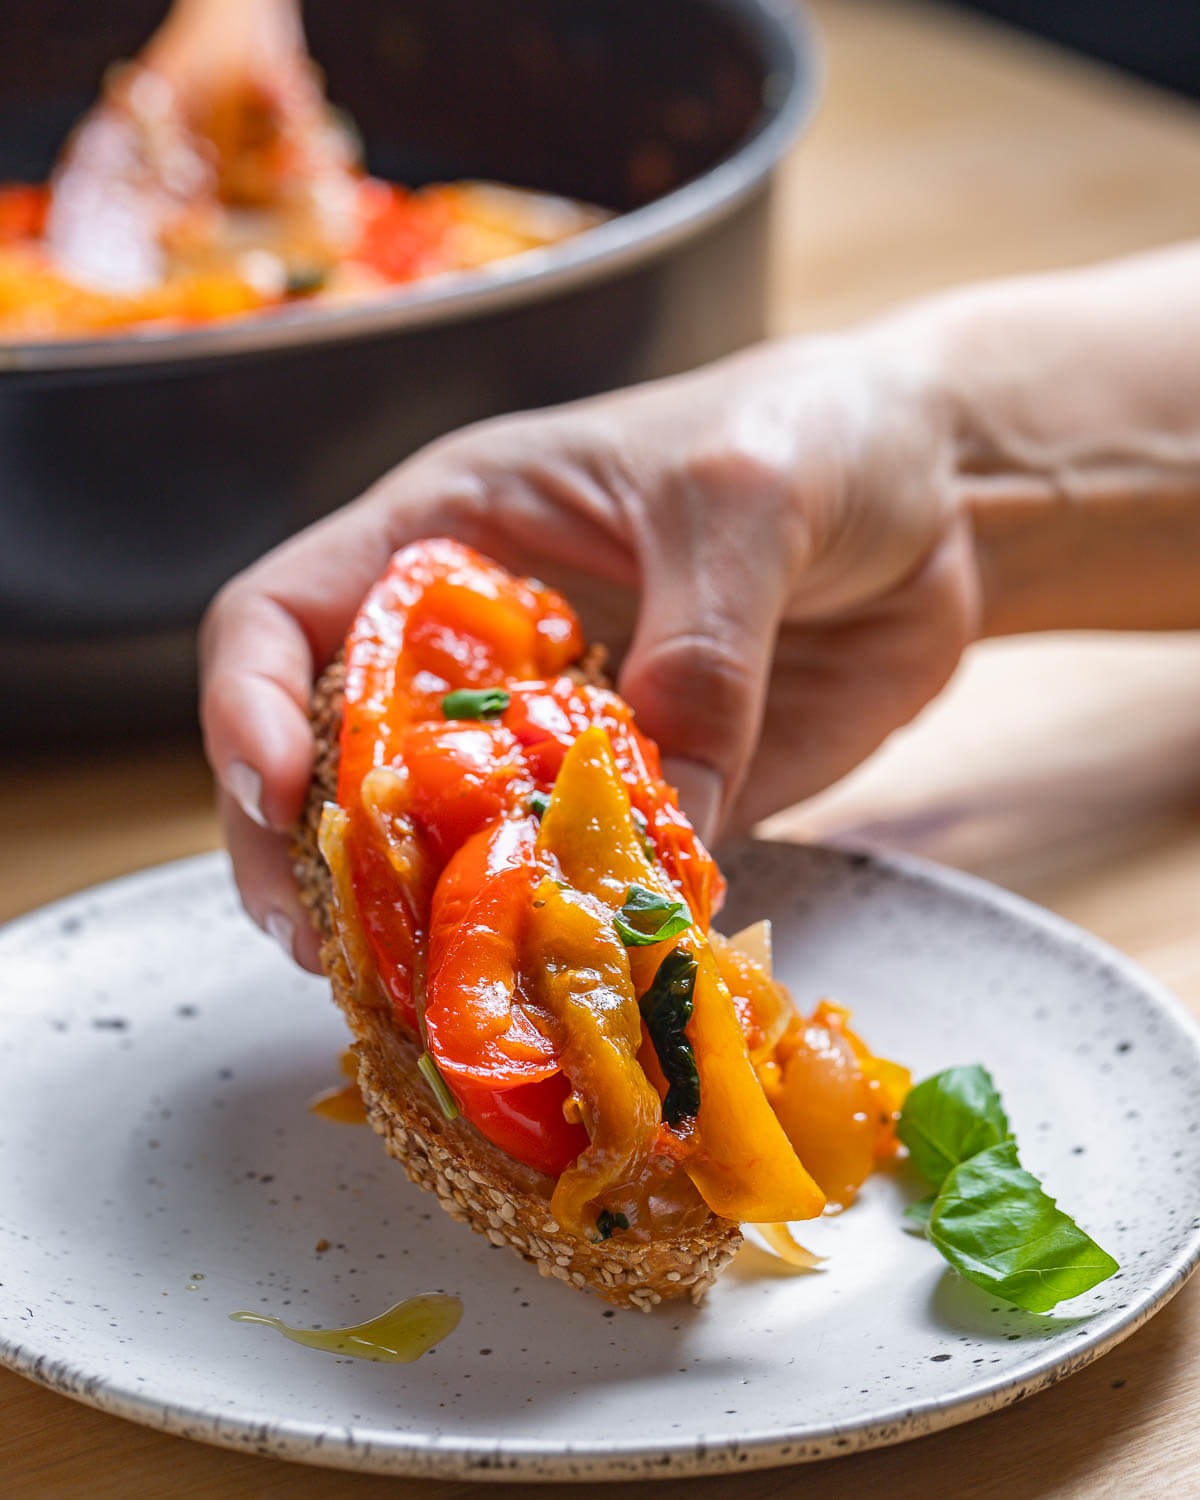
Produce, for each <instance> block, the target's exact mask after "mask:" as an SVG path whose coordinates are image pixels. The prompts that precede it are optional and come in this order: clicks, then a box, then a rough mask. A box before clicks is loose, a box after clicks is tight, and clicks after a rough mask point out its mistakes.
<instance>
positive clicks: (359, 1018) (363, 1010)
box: [293, 661, 742, 1310]
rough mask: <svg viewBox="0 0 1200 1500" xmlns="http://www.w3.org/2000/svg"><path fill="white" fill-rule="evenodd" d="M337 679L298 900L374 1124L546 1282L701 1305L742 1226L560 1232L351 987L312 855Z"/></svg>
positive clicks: (330, 763) (449, 1201) (322, 872)
mask: <svg viewBox="0 0 1200 1500" xmlns="http://www.w3.org/2000/svg"><path fill="white" fill-rule="evenodd" d="M342 681H343V671H342V664H341V662H340V661H336V662H334V663H333V665H332V666H330V667H329V668H328V669H327V670H326V672H325V673H324V675H323V676H322V678H321V680H320V682H319V683H318V684H317V688H316V692H315V694H314V697H313V706H312V722H313V732H314V735H315V738H316V744H317V755H316V761H315V768H314V772H313V780H312V785H311V787H310V790H309V797H308V803H307V805H306V807H305V810H304V815H303V818H302V819H301V822H300V824H299V826H298V828H297V830H296V833H295V836H294V839H293V855H294V861H295V870H296V879H297V881H298V883H299V887H300V895H301V899H302V900H303V902H304V905H305V907H306V908H307V910H308V911H309V912H310V914H311V915H312V917H313V920H314V922H315V923H316V925H317V927H318V929H319V931H320V932H321V934H322V937H323V938H324V942H323V944H322V948H321V963H322V965H323V967H324V969H325V972H326V974H328V976H329V979H330V983H331V984H332V987H333V994H334V999H335V1000H336V1001H337V1003H338V1005H339V1006H341V1008H342V1010H343V1012H344V1013H345V1016H346V1019H347V1020H348V1021H349V1023H350V1027H351V1030H352V1031H353V1032H354V1036H355V1038H356V1041H355V1046H354V1052H355V1055H356V1056H357V1058H358V1083H359V1087H360V1089H361V1090H362V1095H363V1099H364V1101H365V1102H366V1106H367V1115H368V1118H369V1119H370V1122H371V1125H372V1126H373V1127H374V1129H375V1130H376V1131H377V1133H378V1134H379V1135H381V1136H382V1137H383V1139H384V1143H385V1145H386V1146H387V1149H388V1151H389V1152H390V1153H391V1155H392V1156H394V1157H395V1158H396V1160H397V1161H399V1162H400V1163H401V1165H402V1166H403V1167H404V1170H405V1171H406V1172H407V1173H408V1175H409V1177H410V1178H411V1179H412V1180H413V1182H415V1183H417V1184H418V1185H419V1186H420V1187H423V1188H425V1189H427V1190H428V1191H429V1192H433V1193H436V1194H437V1196H438V1199H439V1201H440V1202H441V1205H442V1207H443V1208H444V1209H445V1210H446V1212H447V1213H448V1214H449V1215H450V1216H451V1218H453V1219H457V1220H459V1221H461V1222H464V1223H467V1224H469V1225H470V1226H471V1228H472V1229H474V1230H475V1232H476V1233H477V1234H483V1235H486V1236H487V1237H488V1239H489V1240H491V1242H492V1243H493V1244H496V1245H510V1246H511V1247H512V1248H513V1249H514V1250H516V1251H517V1253H518V1254H520V1255H522V1256H523V1257H524V1258H525V1259H526V1260H528V1261H531V1262H532V1263H533V1264H534V1265H536V1266H537V1268H538V1270H539V1271H540V1272H541V1274H542V1275H543V1276H554V1277H556V1278H557V1279H558V1280H559V1281H566V1282H570V1283H571V1284H572V1285H574V1286H579V1287H586V1288H590V1289H591V1290H592V1291H594V1292H598V1293H599V1295H600V1296H602V1297H603V1298H605V1299H606V1301H609V1302H612V1303H615V1304H616V1305H617V1306H622V1307H640V1308H642V1309H643V1310H648V1309H649V1308H651V1307H652V1306H653V1305H654V1304H655V1303H656V1302H661V1301H662V1300H663V1299H664V1298H668V1297H682V1296H685V1295H689V1296H691V1297H692V1299H693V1300H694V1301H699V1300H700V1298H701V1297H702V1296H703V1295H704V1293H705V1292H706V1291H707V1290H708V1288H709V1287H710V1286H711V1285H712V1283H713V1281H715V1279H716V1277H717V1275H718V1274H719V1273H720V1271H721V1269H722V1268H723V1267H724V1266H725V1265H726V1263H727V1262H728V1261H729V1260H730V1258H731V1257H732V1256H733V1254H734V1253H735V1251H736V1250H737V1248H738V1246H739V1245H740V1244H741V1239H742V1237H741V1233H740V1231H739V1229H738V1226H737V1225H736V1224H735V1223H733V1222H732V1221H731V1220H729V1219H723V1218H720V1217H718V1216H717V1215H716V1214H709V1215H708V1216H707V1217H706V1218H704V1219H702V1220H700V1222H699V1223H693V1224H691V1225H689V1227H687V1228H678V1229H672V1230H664V1231H662V1232H660V1233H657V1234H655V1235H653V1236H652V1237H651V1238H650V1239H648V1240H641V1239H639V1238H638V1237H637V1236H636V1235H635V1234H633V1233H621V1232H618V1233H617V1234H615V1235H614V1236H613V1238H611V1239H608V1240H599V1239H597V1240H595V1241H590V1240H581V1239H579V1238H577V1237H576V1236H574V1235H569V1234H565V1233H564V1232H563V1231H562V1230H560V1229H559V1227H558V1225H557V1224H556V1223H555V1221H554V1219H553V1218H552V1217H551V1214H550V1193H551V1190H552V1188H553V1183H552V1182H551V1180H550V1179H549V1178H547V1177H544V1176H542V1175H541V1174H540V1173H539V1172H536V1171H534V1170H533V1169H532V1168H530V1167H526V1166H524V1165H522V1164H521V1163H520V1162H518V1161H515V1160H514V1159H513V1158H512V1157H511V1156H509V1155H507V1153H505V1152H503V1151H501V1150H500V1149H499V1148H498V1147H497V1146H494V1145H493V1144H492V1143H491V1142H490V1141H488V1140H486V1139H485V1138H484V1137H483V1136H482V1135H480V1133H479V1132H478V1131H477V1130H476V1129H475V1127H474V1126H473V1125H471V1124H470V1123H469V1122H468V1121H467V1120H466V1119H465V1118H463V1117H462V1116H460V1117H459V1118H458V1119H456V1120H447V1119H446V1118H445V1116H444V1115H443V1114H442V1112H441V1110H440V1109H439V1107H438V1105H437V1102H436V1100H435V1099H434V1096H433V1094H432V1092H431V1090H430V1088H429V1085H428V1083H427V1082H426V1081H425V1079H424V1077H423V1076H422V1075H421V1073H420V1072H419V1071H418V1069H417V1058H418V1056H419V1055H420V1046H419V1044H418V1042H417V1039H416V1038H414V1037H411V1036H410V1035H408V1033H407V1031H406V1029H405V1028H402V1027H401V1026H399V1025H398V1024H397V1023H396V1021H395V1020H394V1018H393V1016H392V1014H391V1012H390V1010H389V1009H388V1008H387V1007H386V1006H385V1005H384V1004H382V1003H381V1002H380V1000H379V998H378V997H377V996H376V995H375V994H374V993H371V994H365V993H363V992H362V990H361V989H360V987H358V986H356V985H355V984H354V982H353V981H352V979H351V975H350V971H349V969H348V967H347V965H346V961H345V959H344V957H343V954H342V950H341V946H340V944H339V943H338V941H337V938H336V936H335V935H334V932H333V924H332V921H331V905H332V887H331V878H330V874H329V870H328V869H327V867H326V865H325V862H324V860H323V859H322V857H321V854H320V851H319V849H318V847H317V831H318V828H319V826H320V820H321V809H322V807H323V806H324V804H325V802H326V801H332V800H334V799H335V798H336V794H337V769H338V734H339V730H340V726H341V701H342Z"/></svg>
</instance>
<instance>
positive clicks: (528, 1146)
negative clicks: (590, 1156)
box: [454, 1073, 588, 1177]
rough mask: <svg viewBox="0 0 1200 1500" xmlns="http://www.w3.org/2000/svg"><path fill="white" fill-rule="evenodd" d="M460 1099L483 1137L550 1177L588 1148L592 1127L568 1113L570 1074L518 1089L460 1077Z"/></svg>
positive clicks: (457, 1091) (457, 1088) (456, 1092)
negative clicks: (486, 1086) (576, 1122)
mask: <svg viewBox="0 0 1200 1500" xmlns="http://www.w3.org/2000/svg"><path fill="white" fill-rule="evenodd" d="M454 1097H455V1098H456V1099H457V1100H458V1106H459V1108H460V1109H461V1110H462V1112H463V1114H464V1115H466V1117H467V1119H468V1120H470V1122H471V1124H472V1125H474V1126H475V1128H476V1130H478V1131H479V1133H480V1135H483V1136H486V1137H487V1139H488V1140H489V1141H491V1142H492V1144H493V1145H496V1146H499V1147H500V1149H501V1151H507V1152H508V1154H509V1156H511V1157H512V1158H513V1159H514V1161H521V1162H524V1163H525V1165H526V1166H527V1167H532V1168H533V1169H534V1171H536V1172H545V1174H546V1176H547V1177H560V1176H561V1175H562V1174H563V1173H564V1172H565V1171H566V1170H567V1168H568V1167H569V1166H570V1165H571V1163H572V1162H573V1161H575V1160H576V1159H577V1158H578V1157H579V1156H580V1155H582V1153H583V1152H584V1151H586V1150H587V1147H588V1133H587V1131H586V1130H585V1129H584V1128H583V1126H582V1125H572V1124H569V1123H568V1122H567V1120H566V1119H565V1118H564V1116H563V1105H564V1104H565V1103H566V1102H567V1100H568V1099H569V1098H570V1097H571V1084H570V1081H569V1080H568V1079H567V1077H566V1075H565V1074H564V1073H554V1074H553V1075H552V1076H551V1077H549V1078H545V1079H543V1080H542V1082H541V1083H524V1084H521V1085H520V1086H519V1087H517V1088H515V1089H484V1088H478V1087H476V1085H474V1084H469V1083H466V1082H464V1081H463V1079H461V1078H456V1079H455V1081H454Z"/></svg>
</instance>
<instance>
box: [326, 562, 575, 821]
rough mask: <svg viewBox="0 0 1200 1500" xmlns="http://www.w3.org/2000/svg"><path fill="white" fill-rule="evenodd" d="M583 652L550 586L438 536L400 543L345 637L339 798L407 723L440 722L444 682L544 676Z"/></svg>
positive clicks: (349, 799) (386, 758)
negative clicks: (530, 581)
mask: <svg viewBox="0 0 1200 1500" xmlns="http://www.w3.org/2000/svg"><path fill="white" fill-rule="evenodd" d="M582 651H583V637H582V634H581V633H580V630H579V622H578V621H577V620H576V618H575V616H574V614H573V613H572V612H571V610H570V608H569V607H568V605H567V604H566V603H565V602H564V601H563V600H562V599H561V598H560V597H559V596H558V595H557V594H555V593H553V592H552V591H551V590H549V589H535V588H533V587H531V586H530V585H529V584H527V583H523V582H522V581H521V580H519V579H516V578H514V577H512V575H511V574H509V573H507V572H505V570H504V569H503V568H501V567H498V566H497V565H496V564H495V563H492V562H489V561H488V560H487V559H486V558H484V557H481V556H480V555H479V553H477V552H474V551H472V550H471V548H470V547H464V546H463V545H462V543H461V542H455V541H450V540H449V539H447V538H445V537H438V538H434V539H432V540H429V541H424V542H414V543H413V544H412V545H411V546H408V547H404V548H402V549H401V550H400V551H399V552H397V553H396V555H395V556H394V557H393V558H392V560H391V563H390V564H389V565H388V570H387V572H386V573H385V574H384V576H383V577H382V578H381V579H380V580H379V582H378V583H377V584H375V586H374V587H373V588H372V589H371V591H370V592H369V593H368V595H367V597H366V599H365V600H364V601H363V605H362V608H361V609H360V610H359V612H358V616H357V618H356V619H355V621H354V625H353V627H352V628H351V631H350V635H349V637H348V638H347V641H346V682H345V688H344V690H343V699H344V708H343V723H342V736H341V765H340V769H339V772H338V802H339V803H340V804H341V805H342V806H343V807H344V808H346V810H347V811H348V812H350V813H351V814H352V815H353V811H354V809H353V803H354V798H355V794H356V793H357V791H358V788H359V786H360V785H361V784H362V779H363V776H364V775H365V774H366V772H367V771H368V770H369V769H370V768H371V767H372V766H380V765H388V764H392V763H395V760H396V758H397V757H396V751H397V750H398V748H399V747H398V745H397V744H396V741H397V739H398V734H399V732H400V731H402V730H404V729H405V728H407V726H408V725H409V724H411V723H414V722H420V721H422V720H429V719H434V720H440V719H441V718H442V712H441V700H442V698H443V697H444V696H445V694H446V693H448V692H450V691H451V690H452V689H455V688H481V687H494V686H497V685H498V684H500V683H503V682H505V681H508V680H511V679H514V678H515V679H520V678H536V677H545V676H547V675H548V674H553V673H557V672H561V671H562V670H563V669H564V668H565V667H566V666H568V665H569V664H570V663H571V662H572V661H575V660H576V659H577V658H578V657H579V655H580V654H581V653H582Z"/></svg>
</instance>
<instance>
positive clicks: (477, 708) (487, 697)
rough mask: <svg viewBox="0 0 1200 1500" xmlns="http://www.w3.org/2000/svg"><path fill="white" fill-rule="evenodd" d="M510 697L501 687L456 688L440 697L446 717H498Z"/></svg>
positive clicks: (506, 705)
mask: <svg viewBox="0 0 1200 1500" xmlns="http://www.w3.org/2000/svg"><path fill="white" fill-rule="evenodd" d="M511 697H512V694H511V693H506V692H505V691H504V689H503V688H456V689H455V691H454V692H452V693H447V694H446V696H445V697H444V698H443V699H442V713H443V715H444V716H445V717H446V718H447V719H498V718H499V717H500V715H501V714H502V713H503V712H504V710H505V709H506V708H507V707H508V705H509V701H510V699H511Z"/></svg>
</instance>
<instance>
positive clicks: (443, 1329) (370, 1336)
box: [229, 1292, 463, 1365]
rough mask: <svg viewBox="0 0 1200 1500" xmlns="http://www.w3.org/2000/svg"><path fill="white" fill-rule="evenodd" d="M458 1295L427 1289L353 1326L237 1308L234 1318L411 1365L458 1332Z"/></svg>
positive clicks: (330, 1348) (337, 1349)
mask: <svg viewBox="0 0 1200 1500" xmlns="http://www.w3.org/2000/svg"><path fill="white" fill-rule="evenodd" d="M462 1310H463V1305H462V1302H461V1301H460V1300H459V1299H458V1298H457V1297H448V1296H446V1295H444V1294H443V1293H441V1292H422V1293H421V1294H420V1295H419V1296H416V1297H409V1298H407V1299H406V1300H405V1301H403V1302H397V1303H396V1305H395V1306H394V1307H389V1308H388V1310H387V1311H386V1312H384V1313H380V1315H379V1316H378V1317H377V1318H370V1319H368V1321H367V1322H365V1323H354V1324H352V1325H351V1326H350V1327H349V1328H293V1327H292V1326H291V1325H290V1324H288V1323H285V1322H283V1320H282V1319H281V1318H275V1317H272V1316H271V1315H270V1314H269V1313H256V1312H234V1313H230V1314H229V1316H230V1318H231V1319H232V1321H233V1322H235V1323H265V1324H266V1325H267V1326H268V1328H275V1329H277V1330H278V1331H279V1332H280V1333H281V1334H282V1335H283V1336H284V1338H285V1339H291V1340H292V1342H293V1343H296V1344H304V1345H305V1346H306V1347H307V1348H309V1349H320V1350H322V1351H323V1352H324V1353H325V1354H341V1355H349V1356H350V1357H351V1358H353V1359H370V1360H375V1361H376V1362H378V1363H381V1364H396V1365H410V1364H412V1362H413V1361H414V1360H417V1359H420V1357H421V1355H422V1354H425V1353H427V1352H428V1351H429V1350H430V1349H432V1348H433V1346H434V1345H435V1344H438V1343H440V1342H441V1341H442V1339H444V1338H446V1337H447V1336H448V1335H449V1334H451V1333H453V1332H454V1330H455V1329H456V1328H457V1327H458V1322H459V1319H460V1318H461V1317H462Z"/></svg>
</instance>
